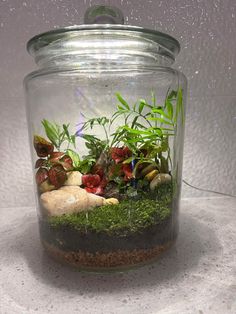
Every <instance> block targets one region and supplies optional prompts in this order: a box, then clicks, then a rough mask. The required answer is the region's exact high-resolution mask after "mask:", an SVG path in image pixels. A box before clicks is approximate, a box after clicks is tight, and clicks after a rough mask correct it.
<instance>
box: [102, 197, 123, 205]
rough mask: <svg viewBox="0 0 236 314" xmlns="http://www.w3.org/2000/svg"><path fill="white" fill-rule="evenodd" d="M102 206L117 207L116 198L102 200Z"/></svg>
mask: <svg viewBox="0 0 236 314" xmlns="http://www.w3.org/2000/svg"><path fill="white" fill-rule="evenodd" d="M103 204H104V205H117V204H119V201H118V199H117V198H114V197H111V198H107V199H105V200H104V203H103Z"/></svg>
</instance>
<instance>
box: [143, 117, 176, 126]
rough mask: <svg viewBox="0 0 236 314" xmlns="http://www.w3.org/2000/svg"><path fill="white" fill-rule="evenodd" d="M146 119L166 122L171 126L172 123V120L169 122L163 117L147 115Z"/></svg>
mask: <svg viewBox="0 0 236 314" xmlns="http://www.w3.org/2000/svg"><path fill="white" fill-rule="evenodd" d="M147 119H148V120H150V121H158V122H160V123H164V124H168V125H171V126H172V125H173V124H172V122H169V121H167V120H165V119H162V118H156V117H148V118H147Z"/></svg>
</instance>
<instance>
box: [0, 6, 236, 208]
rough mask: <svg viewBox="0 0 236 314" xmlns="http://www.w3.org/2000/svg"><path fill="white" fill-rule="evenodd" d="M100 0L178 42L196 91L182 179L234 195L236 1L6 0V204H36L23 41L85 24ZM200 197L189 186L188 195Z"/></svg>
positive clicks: (29, 65)
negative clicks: (89, 9) (84, 20)
mask: <svg viewBox="0 0 236 314" xmlns="http://www.w3.org/2000/svg"><path fill="white" fill-rule="evenodd" d="M98 3H106V4H109V3H110V4H113V5H116V6H118V7H120V8H121V9H122V10H123V12H124V15H125V16H126V17H127V19H126V23H127V24H128V23H129V24H134V25H135V24H136V25H142V26H145V27H149V28H154V29H158V30H161V31H163V32H167V33H169V34H171V35H173V36H175V37H176V38H178V39H179V40H180V43H181V47H182V49H181V53H180V55H179V56H178V58H177V60H176V64H175V66H176V68H178V69H180V70H181V71H183V72H184V73H185V74H186V76H187V77H188V80H189V94H190V96H191V98H189V101H188V107H189V110H188V117H187V127H186V141H185V155H184V177H185V179H186V180H187V181H189V182H190V183H192V184H195V185H197V186H201V187H203V188H209V189H215V190H220V191H223V192H228V193H234V194H236V179H235V175H236V159H235V158H234V156H235V155H236V147H235V145H236V141H235V137H236V118H235V117H236V90H235V81H236V66H235V62H236V55H235V54H236V41H235V36H236V27H235V24H236V22H235V15H236V12H235V11H236V1H235V0H212V1H197V0H191V1H190V0H189V1H187V0H179V1H172V0H166V1H161V0H148V1H144V0H109V1H108V0H104V1H96V0H94V1H93V0H92V1H88V0H84V1H78V0H71V1H67V0H41V1H36V0H35V1H31V0H4V1H3V0H1V1H0V43H1V49H0V59H1V63H0V152H1V160H2V162H1V163H0V173H1V180H0V207H4V206H12V207H14V206H29V205H31V206H34V196H33V188H32V174H31V164H30V154H29V145H28V138H27V128H26V119H25V108H24V98H23V89H22V80H23V77H24V76H25V75H26V74H27V73H29V72H31V71H32V70H33V69H34V67H35V66H34V63H33V60H32V58H31V57H30V56H29V55H28V54H27V52H26V49H25V44H26V42H27V40H28V39H29V38H30V37H32V36H33V35H35V34H37V33H40V32H43V31H46V30H49V29H53V28H55V27H59V26H64V25H73V24H80V23H82V22H83V14H84V12H85V10H86V8H87V7H88V6H90V5H91V4H98ZM12 191H14V193H13V192H12ZM202 195H203V193H202V192H197V191H196V190H193V189H189V188H188V187H184V189H183V196H185V197H186V196H202ZM204 195H205V194H204Z"/></svg>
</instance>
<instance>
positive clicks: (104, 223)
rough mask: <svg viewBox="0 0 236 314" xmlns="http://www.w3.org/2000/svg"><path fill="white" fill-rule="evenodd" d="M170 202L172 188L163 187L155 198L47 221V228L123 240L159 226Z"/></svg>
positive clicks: (169, 207)
mask: <svg viewBox="0 0 236 314" xmlns="http://www.w3.org/2000/svg"><path fill="white" fill-rule="evenodd" d="M161 192H162V193H161ZM171 200H172V188H171V186H165V187H164V188H163V189H162V191H159V193H156V194H155V197H154V196H153V197H152V196H151V195H149V198H142V199H139V200H125V201H122V202H121V203H119V204H117V205H105V206H101V207H96V208H94V209H93V210H91V211H88V212H81V213H77V214H69V215H63V216H57V217H51V218H50V220H49V224H50V225H51V227H53V228H57V227H70V228H74V229H76V230H78V231H80V232H82V233H87V232H88V231H91V232H96V233H100V232H103V233H104V232H105V233H108V234H110V235H116V234H119V235H121V234H122V235H124V236H126V235H127V234H130V233H136V232H142V230H143V229H145V228H146V227H149V226H153V225H157V224H161V223H162V222H163V221H164V220H165V219H167V218H168V217H169V216H170V214H171V204H170V203H171Z"/></svg>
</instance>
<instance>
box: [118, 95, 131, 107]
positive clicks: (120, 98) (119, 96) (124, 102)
mask: <svg viewBox="0 0 236 314" xmlns="http://www.w3.org/2000/svg"><path fill="white" fill-rule="evenodd" d="M116 97H117V99H118V100H119V102H120V103H121V104H122V105H123V106H124V107H125V108H126V109H128V110H130V107H129V105H128V103H127V102H126V101H125V100H124V98H123V97H122V96H121V94H119V93H116Z"/></svg>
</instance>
